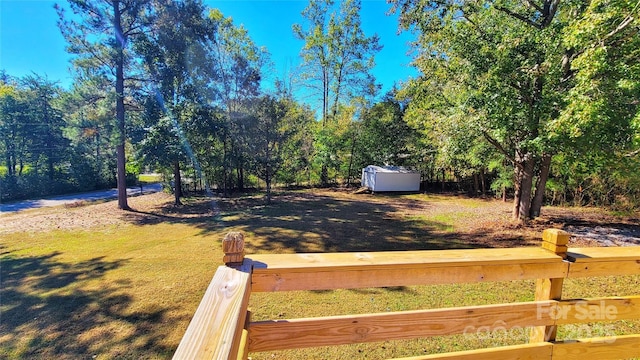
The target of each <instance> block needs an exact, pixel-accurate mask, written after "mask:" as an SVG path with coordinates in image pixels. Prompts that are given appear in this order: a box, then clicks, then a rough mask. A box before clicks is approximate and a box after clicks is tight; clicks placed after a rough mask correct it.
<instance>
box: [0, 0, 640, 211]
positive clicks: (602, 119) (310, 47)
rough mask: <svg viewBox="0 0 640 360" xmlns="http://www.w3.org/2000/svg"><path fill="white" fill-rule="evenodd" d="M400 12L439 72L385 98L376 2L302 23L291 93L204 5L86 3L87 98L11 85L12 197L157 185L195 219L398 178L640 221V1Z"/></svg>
mask: <svg viewBox="0 0 640 360" xmlns="http://www.w3.org/2000/svg"><path fill="white" fill-rule="evenodd" d="M391 3H392V4H391V5H390V7H392V9H393V10H394V11H396V12H398V13H399V14H400V19H401V24H400V26H402V27H403V28H405V29H407V30H409V31H413V32H415V33H416V34H417V37H418V40H417V42H416V43H415V44H414V46H415V53H414V54H415V55H414V66H416V67H417V68H418V69H419V70H420V76H418V77H417V78H415V79H411V80H410V81H408V82H407V83H405V84H403V85H402V86H401V87H399V88H396V89H394V90H393V91H391V92H389V93H387V94H378V90H379V86H378V85H377V84H376V82H375V78H373V76H372V75H371V69H372V67H373V65H374V61H375V55H376V53H377V52H378V51H379V50H380V48H381V46H382V45H381V44H379V39H378V38H377V36H376V35H375V34H370V35H367V34H365V33H364V32H363V30H362V28H361V23H360V16H359V11H360V2H359V1H357V0H347V1H341V2H333V1H330V0H323V1H310V3H309V5H308V6H307V8H306V9H305V10H304V11H303V12H302V14H301V16H300V18H299V19H292V22H293V23H292V31H293V33H294V35H295V36H296V37H297V38H299V39H301V40H303V41H304V44H305V45H304V47H303V48H302V49H301V52H300V56H301V60H302V66H301V67H300V68H299V69H297V70H296V72H295V73H293V74H292V76H291V77H290V78H287V79H279V80H277V81H276V82H275V83H274V84H265V83H264V82H263V80H262V79H263V78H264V76H263V75H264V74H265V72H268V71H269V66H270V60H269V54H268V49H264V48H260V47H258V46H256V45H255V44H254V43H253V41H252V40H251V37H250V34H249V33H248V32H247V31H246V30H245V29H244V28H243V27H242V26H238V25H236V24H234V23H233V21H232V20H231V18H230V17H227V16H225V15H224V14H222V13H221V12H220V11H219V10H216V9H209V8H207V7H206V6H205V5H204V4H203V3H202V2H201V1H199V0H185V1H179V2H177V1H169V0H144V1H141V0H109V1H98V0H92V1H79V0H70V1H69V4H68V7H64V8H63V7H58V8H57V9H58V13H59V17H60V21H59V27H60V30H61V31H62V33H63V35H64V36H65V38H66V39H67V41H68V44H69V47H68V51H69V52H70V53H72V54H74V56H75V58H74V63H73V66H74V72H75V73H74V76H75V81H74V83H73V85H72V87H71V88H70V89H68V90H67V89H62V88H61V87H60V86H58V85H57V84H56V83H55V82H52V81H50V80H48V79H47V78H44V77H41V76H38V75H36V74H34V75H31V76H26V77H22V78H15V77H12V76H11V75H10V74H6V73H4V72H2V73H1V74H0V155H1V158H2V160H1V161H2V162H1V163H0V164H1V165H0V175H1V183H0V197H1V200H2V201H9V200H15V199H22V198H30V197H34V196H44V195H51V194H59V193H65V192H73V191H85V190H93V189H98V188H104V187H111V186H114V185H116V184H117V185H119V188H123V186H122V185H123V184H124V183H125V182H127V181H128V184H130V185H133V184H134V183H135V179H136V176H137V174H139V173H140V172H141V171H143V170H153V171H158V172H161V173H163V174H164V175H165V177H166V178H167V179H171V183H172V184H174V185H177V186H174V189H176V191H174V193H175V201H176V203H179V202H180V197H181V196H182V194H181V191H180V190H181V189H182V188H186V187H187V186H181V184H182V183H188V184H190V185H189V186H194V184H200V187H202V184H208V185H209V186H210V187H211V188H214V189H216V190H217V191H219V192H220V193H221V194H222V195H229V194H230V193H231V192H234V191H244V190H245V189H248V188H256V187H259V188H266V189H267V199H268V198H269V194H270V189H271V187H272V186H273V185H274V184H278V185H305V186H331V185H336V184H350V183H353V182H355V181H357V180H359V178H360V171H361V169H362V168H363V167H365V166H366V165H370V164H376V165H383V164H390V165H399V166H408V167H412V168H415V169H417V170H419V171H421V173H422V175H423V180H424V182H425V186H428V187H431V188H436V189H442V188H443V187H444V186H445V185H446V186H447V187H446V189H447V190H451V189H453V190H459V191H464V192H467V193H469V194H471V195H474V196H476V195H485V194H491V195H493V196H497V197H503V198H505V199H506V198H507V197H508V198H511V199H513V201H514V207H513V209H514V210H513V211H514V212H513V215H514V218H519V219H526V218H530V217H536V216H538V215H539V214H540V207H541V206H542V204H544V203H545V202H547V203H553V204H567V205H603V206H609V207H613V208H615V209H618V210H624V211H630V210H634V209H637V208H638V206H640V113H639V111H638V110H639V108H638V105H640V104H639V102H640V100H639V99H640V95H639V94H640V64H639V62H638V59H639V58H640V36H639V29H640V24H639V23H638V14H639V13H640V8H639V4H640V2H634V1H618V0H611V1H571V2H566V3H562V4H560V3H559V2H558V1H553V0H545V1H535V0H531V1H525V2H521V1H506V0H505V1H480V0H477V1H465V2H462V3H461V2H459V1H441V2H432V1H426V0H394V1H392V2H391ZM68 12H69V13H72V14H73V15H71V14H69V13H68ZM309 97H313V98H314V99H315V100H316V101H314V102H303V101H301V100H300V99H301V98H305V99H307V98H309ZM119 206H120V208H123V209H126V208H128V205H127V202H126V196H125V197H124V198H122V197H121V198H120V199H119Z"/></svg>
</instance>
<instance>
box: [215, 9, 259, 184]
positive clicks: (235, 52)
mask: <svg viewBox="0 0 640 360" xmlns="http://www.w3.org/2000/svg"><path fill="white" fill-rule="evenodd" d="M209 18H210V19H211V20H212V21H213V22H214V23H215V24H216V25H217V31H216V33H215V41H214V43H213V46H212V48H211V51H212V57H213V62H212V65H213V68H214V69H215V70H216V72H217V75H216V82H215V84H214V86H215V89H216V95H217V96H216V99H215V100H216V101H215V103H216V104H218V106H219V107H220V108H222V109H224V110H225V113H226V122H227V126H226V127H225V128H224V129H225V131H226V132H225V137H224V139H223V144H222V145H223V148H222V150H223V176H224V180H223V182H224V191H225V193H226V192H227V190H228V188H229V187H231V183H232V179H231V175H232V174H231V172H232V170H231V169H233V168H235V174H236V184H237V186H238V189H239V190H243V188H244V182H245V167H246V165H247V164H248V158H250V155H249V153H248V151H249V141H250V139H248V138H247V134H248V133H247V131H246V128H247V126H248V124H247V122H246V121H247V119H249V117H248V113H249V111H250V109H248V108H247V104H249V103H251V102H250V100H251V99H254V98H256V97H257V96H258V95H259V93H260V81H261V80H262V75H261V71H262V68H263V67H264V66H265V65H266V64H267V63H268V61H269V60H268V58H269V54H268V53H267V51H266V49H264V48H259V47H258V46H256V44H255V43H254V42H253V40H252V39H251V37H250V36H249V33H248V32H247V30H246V29H245V28H244V27H243V26H242V25H240V26H238V25H235V24H234V23H233V19H232V18H231V17H225V16H224V14H222V12H221V11H220V10H218V9H213V10H211V11H210V12H209Z"/></svg>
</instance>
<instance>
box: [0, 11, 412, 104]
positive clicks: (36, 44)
mask: <svg viewBox="0 0 640 360" xmlns="http://www.w3.org/2000/svg"><path fill="white" fill-rule="evenodd" d="M59 2H60V3H62V4H64V3H65V1H64V0H61V1H59ZM54 3H55V1H46V0H0V69H3V70H5V71H6V72H7V73H8V74H9V75H11V76H18V77H20V76H24V75H27V74H30V73H32V72H35V73H37V74H39V75H43V76H44V75H46V76H47V77H48V78H49V79H50V80H56V81H60V84H61V85H63V86H65V87H67V86H68V85H69V84H70V83H71V81H72V79H71V75H70V72H69V67H70V62H69V61H70V57H69V55H67V54H66V52H65V50H64V49H65V46H66V43H65V41H64V39H63V38H62V35H61V34H60V31H59V30H58V27H57V25H56V21H57V14H56V12H55V10H54V9H53V4H54ZM205 3H206V4H207V5H208V6H209V7H216V8H219V9H220V10H221V11H222V13H223V14H224V15H225V16H231V17H232V18H233V19H234V23H235V24H236V25H239V24H243V25H244V26H245V28H246V29H247V30H248V31H249V35H250V36H251V38H252V39H253V40H254V42H255V43H256V44H257V45H259V46H265V47H266V48H267V49H268V51H269V53H270V54H271V59H272V61H273V62H274V66H275V69H274V71H275V72H276V73H277V74H278V75H279V76H281V77H282V76H283V75H285V74H286V72H287V71H289V69H291V68H292V67H295V66H297V65H298V64H299V58H298V54H299V52H300V48H301V46H302V42H301V41H299V40H297V39H295V37H294V36H293V33H292V31H291V25H292V24H294V23H301V22H302V17H301V15H300V12H301V11H302V9H304V8H305V6H306V5H307V1H306V0H223V1H215V0H206V1H205ZM388 9H389V5H388V4H387V3H386V2H385V1H384V0H363V1H362V12H361V18H362V23H363V28H364V31H365V33H366V34H367V35H368V36H370V35H372V34H373V33H377V34H378V35H379V36H380V40H381V43H382V44H383V45H384V48H383V50H382V51H381V52H380V53H379V54H378V55H377V56H376V68H375V69H374V75H375V77H376V79H377V81H378V82H379V83H381V84H382V85H383V92H385V91H387V90H389V89H391V87H392V86H393V83H394V82H399V81H406V80H407V78H408V77H410V76H415V75H416V71H415V70H414V69H412V68H411V67H410V66H409V62H410V58H409V57H408V56H407V51H408V50H409V47H408V44H407V43H408V42H409V41H410V40H411V36H410V35H409V34H406V33H405V34H403V35H401V36H398V35H397V34H396V33H397V26H398V22H397V18H396V16H387V15H385V14H386V12H387V11H388Z"/></svg>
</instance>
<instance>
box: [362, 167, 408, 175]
mask: <svg viewBox="0 0 640 360" xmlns="http://www.w3.org/2000/svg"><path fill="white" fill-rule="evenodd" d="M364 171H366V172H381V173H401V174H415V173H417V171H414V170H411V169H407V168H405V167H403V166H392V165H387V166H377V165H369V166H367V167H366V168H364Z"/></svg>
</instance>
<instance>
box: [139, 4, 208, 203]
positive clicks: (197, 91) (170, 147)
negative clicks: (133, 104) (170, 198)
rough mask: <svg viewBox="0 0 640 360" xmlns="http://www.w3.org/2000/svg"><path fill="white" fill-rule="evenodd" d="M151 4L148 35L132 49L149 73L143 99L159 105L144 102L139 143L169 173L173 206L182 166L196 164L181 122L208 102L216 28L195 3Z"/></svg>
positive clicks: (140, 38) (180, 183) (180, 193)
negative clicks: (143, 130)
mask: <svg viewBox="0 0 640 360" xmlns="http://www.w3.org/2000/svg"><path fill="white" fill-rule="evenodd" d="M155 5H156V9H157V11H156V12H155V14H154V17H153V24H152V25H151V26H150V31H149V32H148V33H147V34H143V35H141V36H139V37H138V39H137V41H136V44H135V46H134V48H135V49H136V50H137V52H138V53H140V55H141V56H142V58H143V59H144V64H145V68H146V69H147V71H148V73H150V74H151V84H152V85H151V87H150V88H151V96H150V97H148V98H147V101H156V102H158V104H156V106H155V107H154V106H149V103H147V106H146V110H147V112H146V114H145V115H146V118H147V120H148V121H147V124H146V125H145V127H146V128H147V129H148V132H147V134H146V135H148V137H149V138H147V139H143V141H142V144H143V147H144V148H143V152H145V151H146V152H148V154H147V155H149V157H150V158H153V160H154V162H155V164H156V165H159V166H161V167H163V168H171V169H172V172H173V179H174V180H173V181H174V195H175V204H176V205H179V204H180V197H181V196H182V178H181V169H182V165H181V164H185V163H187V162H189V161H194V160H195V159H190V157H191V156H193V154H192V152H191V151H189V150H188V149H189V147H190V145H188V142H187V141H186V138H185V135H184V132H183V131H182V125H181V123H182V122H183V120H184V119H185V118H186V117H188V116H189V114H190V112H191V111H193V107H194V106H196V105H197V104H200V103H205V102H206V99H208V98H210V95H209V94H207V90H208V84H209V83H210V82H211V81H212V80H213V75H212V74H213V73H212V70H211V68H212V67H211V65H210V63H211V62H212V61H211V57H210V54H209V53H208V50H207V49H208V47H210V46H211V45H212V40H213V39H214V34H215V31H216V29H215V26H214V24H213V23H212V22H211V21H210V20H209V19H208V18H207V17H205V16H204V5H203V4H202V2H201V1H200V0H186V1H182V2H175V1H168V0H156V1H155ZM158 110H160V111H158ZM161 149H162V150H161Z"/></svg>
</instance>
